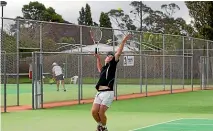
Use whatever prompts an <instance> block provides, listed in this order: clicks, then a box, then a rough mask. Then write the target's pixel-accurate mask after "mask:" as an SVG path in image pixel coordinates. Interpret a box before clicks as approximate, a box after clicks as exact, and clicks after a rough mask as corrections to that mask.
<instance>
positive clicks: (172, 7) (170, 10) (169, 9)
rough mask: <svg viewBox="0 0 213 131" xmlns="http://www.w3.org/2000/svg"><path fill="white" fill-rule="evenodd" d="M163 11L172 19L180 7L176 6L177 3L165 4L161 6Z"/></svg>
mask: <svg viewBox="0 0 213 131" xmlns="http://www.w3.org/2000/svg"><path fill="white" fill-rule="evenodd" d="M161 9H164V10H165V12H166V14H167V15H168V16H169V17H172V16H173V14H174V13H175V12H176V10H180V7H179V6H178V5H176V4H175V3H170V4H168V5H167V4H163V5H161Z"/></svg>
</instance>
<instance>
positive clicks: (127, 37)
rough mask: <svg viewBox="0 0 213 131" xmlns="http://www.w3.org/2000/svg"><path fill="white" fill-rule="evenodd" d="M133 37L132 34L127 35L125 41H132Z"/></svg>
mask: <svg viewBox="0 0 213 131" xmlns="http://www.w3.org/2000/svg"><path fill="white" fill-rule="evenodd" d="M131 37H132V35H131V34H128V35H126V36H125V37H124V41H127V40H128V39H130V38H131Z"/></svg>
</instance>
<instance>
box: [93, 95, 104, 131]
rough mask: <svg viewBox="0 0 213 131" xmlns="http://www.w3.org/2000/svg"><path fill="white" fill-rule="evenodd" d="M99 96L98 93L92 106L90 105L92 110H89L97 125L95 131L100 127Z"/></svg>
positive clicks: (98, 130)
mask: <svg viewBox="0 0 213 131" xmlns="http://www.w3.org/2000/svg"><path fill="white" fill-rule="evenodd" d="M99 94H100V93H99V92H98V93H97V94H96V96H95V99H94V102H93V105H92V109H91V113H92V116H93V118H94V120H95V121H96V122H97V124H98V125H97V131H100V129H101V126H102V124H101V119H100V117H99V110H100V103H101V99H100V98H99V96H98V95H99Z"/></svg>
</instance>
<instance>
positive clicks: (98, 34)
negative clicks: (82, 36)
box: [90, 27, 102, 54]
mask: <svg viewBox="0 0 213 131" xmlns="http://www.w3.org/2000/svg"><path fill="white" fill-rule="evenodd" d="M90 36H91V38H92V40H93V42H94V44H96V48H95V54H97V53H98V44H99V42H100V40H101V38H102V31H101V29H100V28H99V27H91V29H90Z"/></svg>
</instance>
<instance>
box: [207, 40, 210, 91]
mask: <svg viewBox="0 0 213 131" xmlns="http://www.w3.org/2000/svg"><path fill="white" fill-rule="evenodd" d="M206 44H207V45H206V85H207V88H208V87H209V72H210V70H209V42H208V41H207V43H206Z"/></svg>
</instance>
